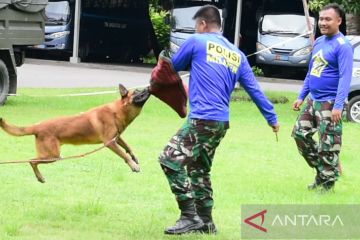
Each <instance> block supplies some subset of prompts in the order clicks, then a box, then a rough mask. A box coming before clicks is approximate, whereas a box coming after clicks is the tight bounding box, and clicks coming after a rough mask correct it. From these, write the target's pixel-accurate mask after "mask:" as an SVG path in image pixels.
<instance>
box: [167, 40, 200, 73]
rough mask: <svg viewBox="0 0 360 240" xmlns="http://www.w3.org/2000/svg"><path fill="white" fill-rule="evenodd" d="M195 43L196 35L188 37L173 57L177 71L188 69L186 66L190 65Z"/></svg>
mask: <svg viewBox="0 0 360 240" xmlns="http://www.w3.org/2000/svg"><path fill="white" fill-rule="evenodd" d="M195 44H196V39H195V37H194V36H192V37H190V38H188V39H187V40H186V41H185V42H184V43H183V44H182V45H181V47H180V49H179V50H178V51H177V52H176V53H175V54H174V56H173V57H172V58H171V61H172V64H173V66H174V69H175V71H177V72H179V71H183V70H186V68H187V67H188V66H189V64H190V63H191V59H192V54H193V51H194V46H195Z"/></svg>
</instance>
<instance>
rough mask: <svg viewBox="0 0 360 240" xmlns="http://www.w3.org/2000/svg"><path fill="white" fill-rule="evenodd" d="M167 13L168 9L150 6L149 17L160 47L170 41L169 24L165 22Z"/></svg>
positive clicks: (166, 45)
mask: <svg viewBox="0 0 360 240" xmlns="http://www.w3.org/2000/svg"><path fill="white" fill-rule="evenodd" d="M168 14H169V12H168V11H164V10H161V9H157V8H155V7H152V6H151V7H150V18H151V22H152V24H153V26H154V30H155V35H156V37H157V39H158V42H159V45H160V48H161V49H165V48H167V47H168V45H169V41H170V25H169V24H166V23H165V17H166V16H167V15H168Z"/></svg>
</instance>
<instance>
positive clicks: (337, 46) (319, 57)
mask: <svg viewBox="0 0 360 240" xmlns="http://www.w3.org/2000/svg"><path fill="white" fill-rule="evenodd" d="M352 66H353V48H352V46H351V44H350V43H349V41H348V40H347V39H346V38H345V37H344V35H343V34H342V33H338V34H336V35H334V36H331V37H327V36H321V37H319V38H318V39H316V41H315V44H314V49H313V52H312V57H311V61H310V64H309V71H308V73H307V75H306V78H305V80H304V86H303V88H302V90H301V92H300V95H299V97H298V99H301V100H304V99H305V98H306V96H307V95H308V94H309V93H310V97H311V98H312V99H313V100H315V101H319V102H323V101H335V103H334V107H333V109H338V110H342V109H343V107H344V102H345V99H346V98H347V96H348V94H349V89H350V82H351V75H352Z"/></svg>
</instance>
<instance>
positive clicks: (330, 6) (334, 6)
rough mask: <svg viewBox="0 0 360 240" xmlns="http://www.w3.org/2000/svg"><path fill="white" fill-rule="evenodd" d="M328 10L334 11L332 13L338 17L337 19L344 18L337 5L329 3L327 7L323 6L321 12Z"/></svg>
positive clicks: (342, 11)
mask: <svg viewBox="0 0 360 240" xmlns="http://www.w3.org/2000/svg"><path fill="white" fill-rule="evenodd" d="M329 9H334V11H335V12H336V13H337V14H338V15H339V17H341V18H342V19H344V16H345V12H344V10H343V9H342V7H341V6H340V5H339V4H337V3H329V4H327V5H325V6H324V7H323V8H322V9H321V11H325V10H329Z"/></svg>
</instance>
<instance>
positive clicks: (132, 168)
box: [131, 164, 140, 172]
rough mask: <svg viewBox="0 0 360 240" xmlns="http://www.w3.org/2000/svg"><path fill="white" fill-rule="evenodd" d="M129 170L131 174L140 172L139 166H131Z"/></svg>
mask: <svg viewBox="0 0 360 240" xmlns="http://www.w3.org/2000/svg"><path fill="white" fill-rule="evenodd" d="M131 170H132V171H133V172H140V166H139V165H137V164H136V165H133V166H131Z"/></svg>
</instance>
